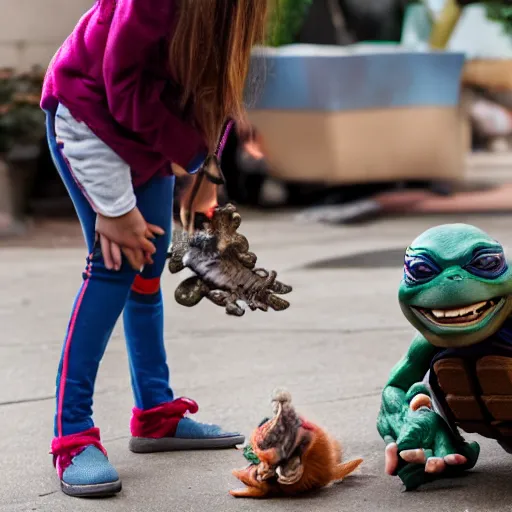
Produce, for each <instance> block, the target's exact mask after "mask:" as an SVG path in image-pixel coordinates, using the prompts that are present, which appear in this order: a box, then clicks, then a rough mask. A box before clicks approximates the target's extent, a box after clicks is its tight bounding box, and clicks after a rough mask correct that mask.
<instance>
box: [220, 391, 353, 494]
mask: <svg viewBox="0 0 512 512" xmlns="http://www.w3.org/2000/svg"><path fill="white" fill-rule="evenodd" d="M272 406H273V412H274V417H273V418H271V419H265V420H264V421H263V422H262V423H261V424H260V426H259V427H258V428H256V429H255V430H254V432H253V434H252V436H251V440H250V444H249V445H247V446H246V448H245V450H244V456H245V458H246V459H247V460H248V462H249V463H250V465H249V466H248V467H246V468H244V469H239V470H235V471H233V475H234V476H235V477H236V478H238V480H240V481H241V482H242V483H243V484H245V485H246V486H247V487H246V488H243V489H237V490H232V491H230V494H231V495H232V496H235V497H238V498H266V497H273V496H295V495H299V494H302V493H305V492H308V491H313V490H315V489H320V488H322V487H325V486H327V485H329V484H331V483H333V482H336V481H340V480H342V479H343V478H345V477H346V476H347V475H349V474H350V473H352V472H353V471H354V470H355V469H356V468H357V467H358V466H359V465H360V464H361V463H362V462H363V460H362V459H356V460H352V461H350V462H346V463H342V460H341V459H342V449H341V445H340V444H339V443H338V442H337V441H336V440H335V439H333V438H332V437H331V436H330V435H329V434H328V433H327V432H326V431H325V430H323V429H322V428H320V427H318V426H317V425H314V424H312V423H309V422H308V421H306V420H304V419H303V418H301V417H300V416H299V415H297V413H296V411H295V409H294V407H293V406H292V404H291V396H290V394H289V393H288V392H286V391H282V390H278V391H276V392H274V396H273V399H272Z"/></svg>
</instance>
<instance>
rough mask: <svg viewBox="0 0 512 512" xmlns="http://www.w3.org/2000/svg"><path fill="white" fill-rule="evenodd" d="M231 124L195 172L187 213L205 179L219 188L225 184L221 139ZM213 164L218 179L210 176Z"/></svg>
mask: <svg viewBox="0 0 512 512" xmlns="http://www.w3.org/2000/svg"><path fill="white" fill-rule="evenodd" d="M230 124H231V122H228V123H226V126H225V127H224V129H223V130H222V133H221V136H220V138H219V142H218V143H217V148H216V150H215V152H214V153H213V154H209V155H208V156H207V157H206V159H205V161H204V162H203V164H202V165H201V167H200V168H199V170H198V171H197V173H196V175H197V179H196V180H195V182H194V186H193V188H192V192H191V194H190V199H189V202H188V208H187V210H186V211H187V213H188V214H190V212H191V211H192V205H193V203H194V200H195V198H196V196H197V193H198V192H199V187H200V186H201V183H202V182H203V180H204V179H205V178H206V179H207V180H208V181H209V182H210V183H213V184H214V185H217V186H220V185H224V184H225V183H226V179H225V178H224V174H223V173H222V168H221V166H220V154H221V152H222V150H223V149H224V142H225V141H223V139H224V137H225V132H226V130H227V129H228V127H229V126H230ZM212 163H213V165H215V166H216V168H217V171H218V174H219V177H217V176H215V175H213V174H211V172H210V165H211V164H212ZM188 223H189V219H187V226H183V227H184V228H185V229H186V230H188V229H189V227H190V226H188Z"/></svg>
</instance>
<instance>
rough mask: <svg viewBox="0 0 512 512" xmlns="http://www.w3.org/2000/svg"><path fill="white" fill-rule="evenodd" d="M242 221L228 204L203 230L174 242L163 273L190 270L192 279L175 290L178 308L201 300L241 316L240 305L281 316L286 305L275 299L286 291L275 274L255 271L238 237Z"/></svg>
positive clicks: (246, 246) (246, 245) (244, 243)
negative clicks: (206, 299) (269, 309)
mask: <svg viewBox="0 0 512 512" xmlns="http://www.w3.org/2000/svg"><path fill="white" fill-rule="evenodd" d="M241 222H242V219H241V217H240V214H239V213H238V212H237V211H236V208H235V207H234V206H233V205H232V204H227V205H226V206H222V207H217V208H216V209H215V210H214V212H213V215H212V217H211V219H207V220H206V221H205V225H204V229H203V230H200V231H197V232H196V233H194V234H192V235H188V234H187V233H185V232H183V233H182V234H181V238H180V239H179V240H175V241H173V244H172V246H171V250H170V252H169V255H168V258H169V264H168V268H169V271H170V272H171V274H176V273H177V272H181V271H182V270H183V269H184V268H189V269H190V270H192V271H193V272H194V274H195V275H194V276H192V277H189V278H188V279H186V280H185V281H183V282H182V283H181V284H180V285H178V287H177V289H176V292H175V294H174V296H175V298H176V301H177V302H178V303H179V304H181V305H182V306H187V307H192V306H195V305H196V304H198V303H199V302H200V301H201V300H202V299H203V298H204V297H207V298H208V299H209V300H210V301H212V302H213V303H214V304H217V305H218V306H222V307H224V308H226V313H228V314H229V315H234V316H242V315H243V314H244V313H245V310H244V308H243V307H242V306H241V305H240V303H241V302H242V303H245V304H246V305H247V306H248V307H249V309H251V310H252V311H255V310H256V309H259V310H261V311H268V308H271V309H273V310H275V311H282V310H284V309H287V308H288V307H289V306H290V303H289V302H287V301H286V300H284V299H282V298H281V297H279V296H278V295H280V294H286V293H290V292H291V291H292V288H291V286H288V285H285V284H283V283H281V282H279V281H277V280H276V277H277V274H276V272H274V271H272V272H269V271H267V270H265V269H262V268H255V267H256V260H257V258H256V255H255V254H254V253H253V252H250V251H249V242H248V241H247V238H245V237H244V236H243V235H241V234H240V233H238V232H237V229H238V228H239V226H240V224H241Z"/></svg>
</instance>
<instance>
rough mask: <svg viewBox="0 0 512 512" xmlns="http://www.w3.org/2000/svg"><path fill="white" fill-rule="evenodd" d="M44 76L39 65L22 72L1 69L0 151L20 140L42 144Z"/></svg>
mask: <svg viewBox="0 0 512 512" xmlns="http://www.w3.org/2000/svg"><path fill="white" fill-rule="evenodd" d="M43 78H44V73H43V71H42V69H41V68H39V67H35V68H33V69H32V70H31V71H30V72H28V73H22V74H17V73H16V72H15V71H14V70H12V69H6V68H4V69H1V70H0V153H2V154H6V153H8V152H9V151H10V150H11V149H12V148H13V147H14V146H15V145H18V144H19V145H31V144H39V143H40V141H41V139H42V138H43V137H44V132H45V124H44V113H43V111H42V110H41V108H40V107H39V102H40V98H41V89H42V83H43Z"/></svg>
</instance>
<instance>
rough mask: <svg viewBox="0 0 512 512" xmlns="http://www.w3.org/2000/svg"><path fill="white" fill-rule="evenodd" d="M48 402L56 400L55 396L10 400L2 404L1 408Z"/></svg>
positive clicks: (0, 404)
mask: <svg viewBox="0 0 512 512" xmlns="http://www.w3.org/2000/svg"><path fill="white" fill-rule="evenodd" d="M48 400H55V395H51V396H41V397H37V398H20V399H19V400H9V401H7V402H0V407H6V406H8V405H20V404H30V403H34V402H47V401H48Z"/></svg>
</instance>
